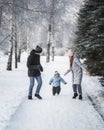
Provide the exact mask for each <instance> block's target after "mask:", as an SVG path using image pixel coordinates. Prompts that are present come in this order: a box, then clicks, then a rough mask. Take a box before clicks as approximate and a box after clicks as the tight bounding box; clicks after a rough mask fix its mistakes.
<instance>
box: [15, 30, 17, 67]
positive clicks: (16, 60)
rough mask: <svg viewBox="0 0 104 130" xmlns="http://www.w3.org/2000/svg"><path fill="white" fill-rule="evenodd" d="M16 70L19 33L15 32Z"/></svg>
mask: <svg viewBox="0 0 104 130" xmlns="http://www.w3.org/2000/svg"><path fill="white" fill-rule="evenodd" d="M15 31H16V30H15ZM15 68H17V32H15Z"/></svg>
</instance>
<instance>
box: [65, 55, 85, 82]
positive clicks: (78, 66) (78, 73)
mask: <svg viewBox="0 0 104 130" xmlns="http://www.w3.org/2000/svg"><path fill="white" fill-rule="evenodd" d="M73 58H74V59H73V64H72V67H71V68H70V69H69V70H67V72H66V73H69V72H70V71H72V78H73V79H72V80H73V84H81V81H82V75H83V72H82V69H84V68H83V65H82V63H81V62H80V60H79V58H78V57H77V55H76V54H74V57H73Z"/></svg>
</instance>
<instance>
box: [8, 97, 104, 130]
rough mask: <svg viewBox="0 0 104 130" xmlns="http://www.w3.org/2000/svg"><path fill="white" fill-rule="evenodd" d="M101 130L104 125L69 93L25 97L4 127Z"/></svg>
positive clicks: (87, 103)
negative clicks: (34, 97)
mask: <svg viewBox="0 0 104 130" xmlns="http://www.w3.org/2000/svg"><path fill="white" fill-rule="evenodd" d="M54 129H55V130H92V129H93V130H103V129H104V124H103V122H102V120H101V118H100V117H99V115H98V114H97V113H96V111H95V110H94V109H93V107H92V106H91V105H90V104H89V101H87V99H86V100H85V101H78V100H72V99H71V97H70V96H69V95H61V96H56V97H47V98H45V99H43V100H42V101H39V100H33V101H28V100H26V101H25V102H24V104H22V106H21V107H20V108H19V110H18V111H17V113H16V114H15V115H14V116H13V118H12V120H11V122H10V124H9V126H8V128H7V129H6V130H54Z"/></svg>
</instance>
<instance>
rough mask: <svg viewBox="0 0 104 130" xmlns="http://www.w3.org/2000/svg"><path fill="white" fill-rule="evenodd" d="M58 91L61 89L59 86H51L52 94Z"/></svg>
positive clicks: (58, 92)
mask: <svg viewBox="0 0 104 130" xmlns="http://www.w3.org/2000/svg"><path fill="white" fill-rule="evenodd" d="M60 91H61V88H60V86H58V87H53V88H52V94H53V95H55V94H56V93H57V94H60Z"/></svg>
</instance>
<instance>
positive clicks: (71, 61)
mask: <svg viewBox="0 0 104 130" xmlns="http://www.w3.org/2000/svg"><path fill="white" fill-rule="evenodd" d="M69 59H70V68H71V67H72V65H73V59H74V58H73V56H71V57H70V58H69Z"/></svg>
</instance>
